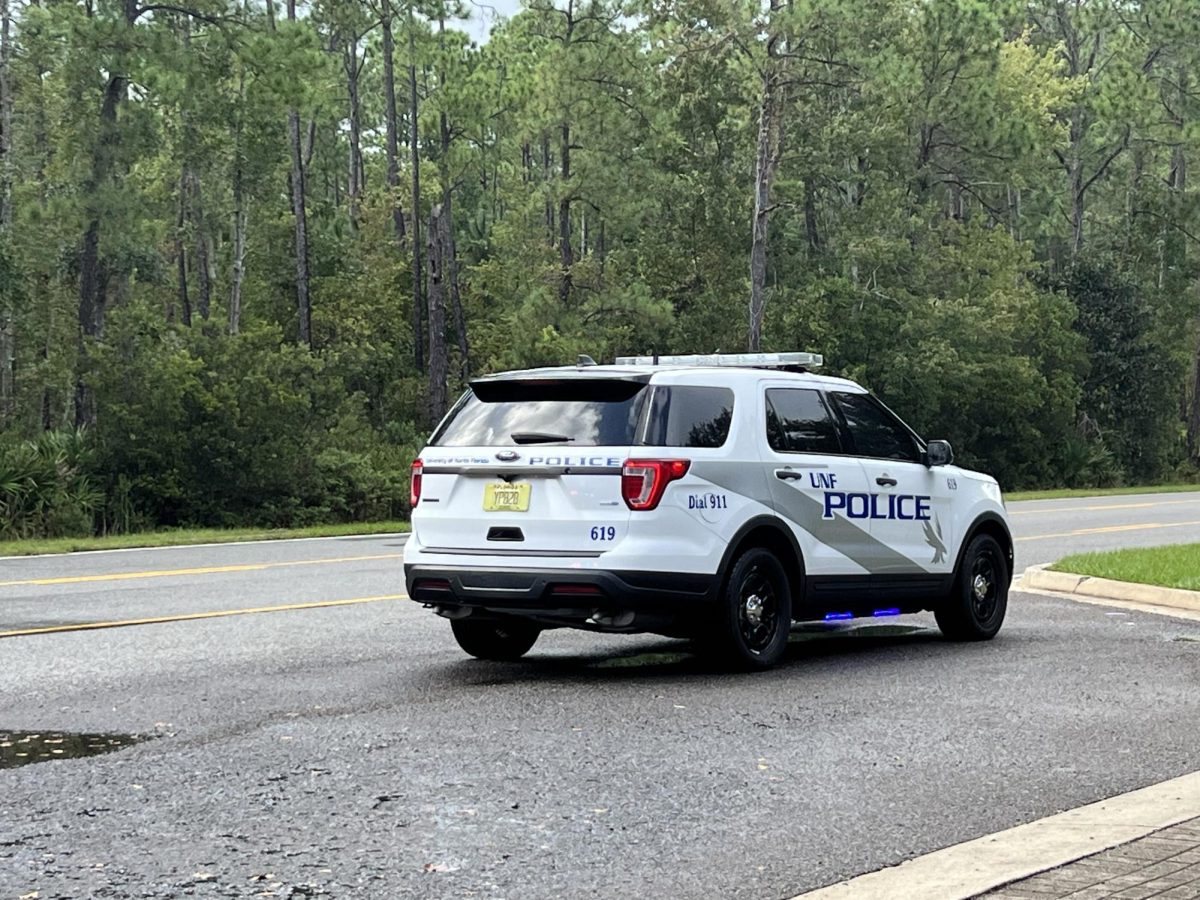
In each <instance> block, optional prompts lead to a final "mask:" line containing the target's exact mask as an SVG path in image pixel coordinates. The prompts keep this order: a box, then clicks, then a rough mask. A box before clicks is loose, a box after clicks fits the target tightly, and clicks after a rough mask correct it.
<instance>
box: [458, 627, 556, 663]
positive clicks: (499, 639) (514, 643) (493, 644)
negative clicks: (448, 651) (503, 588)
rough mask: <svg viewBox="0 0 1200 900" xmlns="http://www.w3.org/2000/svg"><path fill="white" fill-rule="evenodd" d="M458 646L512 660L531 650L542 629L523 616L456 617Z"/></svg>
mask: <svg viewBox="0 0 1200 900" xmlns="http://www.w3.org/2000/svg"><path fill="white" fill-rule="evenodd" d="M450 628H451V630H452V631H453V632H454V639H455V640H456V641H458V646H460V647H462V648H463V650H465V651H466V652H467V653H469V654H471V655H472V656H474V657H475V658H476V659H489V660H496V661H499V662H511V661H512V660H515V659H520V658H521V657H522V656H524V655H525V654H526V653H528V652H529V648H530V647H532V646H533V645H534V642H535V641H537V639H538V635H539V634H541V632H542V629H540V628H539V627H538V626H536V625H534V624H533V623H532V622H522V621H521V620H520V619H507V620H503V621H497V620H496V619H490V620H489V619H480V620H475V619H452V620H451V622H450Z"/></svg>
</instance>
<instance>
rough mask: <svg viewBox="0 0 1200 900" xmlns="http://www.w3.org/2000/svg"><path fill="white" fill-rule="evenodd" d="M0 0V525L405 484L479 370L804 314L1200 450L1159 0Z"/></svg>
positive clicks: (1189, 290) (834, 358)
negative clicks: (483, 25)
mask: <svg viewBox="0 0 1200 900" xmlns="http://www.w3.org/2000/svg"><path fill="white" fill-rule="evenodd" d="M465 13H466V10H465V9H463V8H460V7H459V6H458V4H456V3H454V2H450V0H336V2H335V0H311V2H298V0H286V2H279V3H277V2H275V0H183V2H179V3H170V4H157V3H153V2H137V0H0V534H14V535H19V534H35V533H44V532H54V531H59V532H62V531H70V530H87V529H104V530H114V529H116V530H121V529H131V528H139V527H152V526H161V525H174V524H235V523H247V524H293V523H303V522H309V521H317V520H322V519H355V518H367V517H372V516H379V517H384V516H395V515H401V514H404V513H405V512H406V511H407V509H406V505H407V488H406V480H407V466H408V462H409V460H410V459H411V458H412V455H413V454H414V453H415V452H416V450H417V449H418V448H419V446H420V445H421V443H422V442H423V440H424V438H425V436H426V435H427V434H428V432H429V430H430V428H431V425H432V424H433V423H434V422H435V421H436V420H437V419H438V418H439V417H440V416H441V415H442V414H443V413H444V412H445V410H446V409H447V408H448V405H449V404H450V403H452V402H453V399H454V397H455V396H456V395H457V393H458V392H459V391H461V390H462V389H463V387H464V385H465V383H466V380H467V379H468V378H469V377H470V376H471V375H472V374H477V373H482V372H487V371H495V370H498V369H507V368H517V367H526V366H532V365H540V364H561V363H566V362H571V361H573V360H574V359H575V358H576V355H577V354H580V353H587V354H589V355H591V356H593V357H595V358H596V359H604V358H611V357H612V356H614V355H616V354H618V353H647V352H650V353H652V352H659V353H668V352H677V353H683V352H713V351H718V350H721V351H736V350H739V349H742V348H745V347H755V348H757V347H761V348H762V349H765V350H770V349H801V350H814V351H817V352H821V353H823V354H824V355H825V358H826V363H827V370H828V371H829V372H830V373H833V374H844V375H847V376H849V377H853V378H855V379H858V380H860V381H861V382H862V383H864V384H865V385H866V386H868V387H870V388H871V389H873V390H875V391H876V392H878V393H879V394H880V395H881V396H882V397H883V398H884V399H885V400H886V401H887V402H888V403H889V405H891V406H892V407H893V408H894V409H896V410H897V411H898V412H899V413H900V414H901V415H902V416H904V417H905V418H906V419H907V420H908V421H909V422H910V423H911V424H912V425H913V426H914V427H915V428H917V429H918V430H919V431H921V432H922V433H924V434H926V435H927V436H929V437H944V438H947V439H949V440H951V441H952V442H953V443H954V445H955V448H956V451H957V454H958V457H959V459H960V461H962V462H963V463H964V464H966V465H970V466H978V467H980V468H983V469H985V470H988V471H991V472H993V473H994V474H995V475H997V477H998V478H1000V480H1001V482H1002V484H1003V485H1004V487H1006V488H1016V487H1033V486H1057V485H1070V486H1082V485H1089V484H1101V483H1116V482H1122V481H1126V482H1148V481H1152V480H1155V479H1161V478H1164V477H1168V476H1172V475H1174V476H1176V477H1181V476H1182V477H1188V476H1189V475H1190V474H1194V473H1195V466H1196V464H1197V462H1200V293H1198V291H1197V284H1198V276H1200V269H1198V268H1197V259H1198V258H1200V248H1198V247H1197V246H1196V243H1197V241H1200V210H1198V206H1197V202H1196V198H1197V197H1198V196H1200V193H1198V192H1197V190H1196V187H1195V186H1194V185H1193V183H1192V182H1191V180H1190V179H1189V177H1188V169H1189V164H1190V163H1191V162H1192V160H1193V159H1195V158H1196V156H1197V153H1198V151H1200V84H1198V80H1200V79H1198V78H1197V76H1196V74H1195V72H1196V71H1197V70H1198V68H1200V19H1198V18H1197V17H1196V16H1195V14H1194V8H1193V4H1192V3H1191V2H1190V0H1140V2H1120V3H1117V2H1109V0H1023V2H1016V0H997V2H989V0H925V2H922V3H918V4H914V3H910V2H900V0H822V2H815V0H524V4H523V9H522V11H521V12H520V13H518V14H517V15H515V16H513V17H512V18H511V19H509V20H507V21H504V22H501V23H500V24H498V25H497V26H496V27H495V28H494V29H493V31H492V33H491V35H490V38H489V39H488V40H487V41H486V42H484V43H483V44H482V45H480V44H477V43H475V42H473V41H472V40H471V38H470V37H469V36H468V35H467V34H466V33H465V32H464V31H462V30H461V29H460V28H459V27H458V24H459V17H461V16H462V15H464V14H465Z"/></svg>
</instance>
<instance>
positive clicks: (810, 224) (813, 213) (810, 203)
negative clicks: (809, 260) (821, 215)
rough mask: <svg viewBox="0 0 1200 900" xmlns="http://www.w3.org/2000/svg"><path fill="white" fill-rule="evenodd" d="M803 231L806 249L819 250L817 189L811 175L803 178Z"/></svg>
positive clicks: (815, 251) (819, 233) (819, 231)
mask: <svg viewBox="0 0 1200 900" xmlns="http://www.w3.org/2000/svg"><path fill="white" fill-rule="evenodd" d="M804 233H805V235H806V236H807V238H808V249H810V250H812V251H813V252H814V253H820V252H821V230H820V226H818V224H817V189H816V187H815V185H814V184H813V179H812V177H811V176H810V177H808V178H805V179H804Z"/></svg>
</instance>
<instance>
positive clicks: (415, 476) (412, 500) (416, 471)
mask: <svg viewBox="0 0 1200 900" xmlns="http://www.w3.org/2000/svg"><path fill="white" fill-rule="evenodd" d="M424 469H425V463H423V462H421V460H419V459H414V460H413V464H412V487H411V488H410V490H409V492H408V500H409V504H410V505H411V506H412V508H413V509H416V508H417V504H418V503H420V502H421V473H422V472H423V471H424Z"/></svg>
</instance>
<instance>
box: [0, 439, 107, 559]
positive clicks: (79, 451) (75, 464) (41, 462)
mask: <svg viewBox="0 0 1200 900" xmlns="http://www.w3.org/2000/svg"><path fill="white" fill-rule="evenodd" d="M89 456H90V454H89V452H88V441H87V439H86V436H85V435H84V434H83V433H82V432H72V431H51V432H46V433H45V434H43V435H41V436H40V437H39V438H38V439H37V440H33V441H17V442H13V443H2V444H0V540H16V539H25V538H47V537H72V536H79V535H86V534H89V533H91V530H92V516H93V514H94V512H95V511H96V509H97V507H98V506H99V505H100V503H101V501H102V499H103V495H102V494H101V493H100V492H99V491H97V490H96V489H95V488H94V487H93V486H92V483H91V480H90V479H89V477H88V474H87V473H88V471H89V470H90V469H92V465H91V459H90V458H89Z"/></svg>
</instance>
